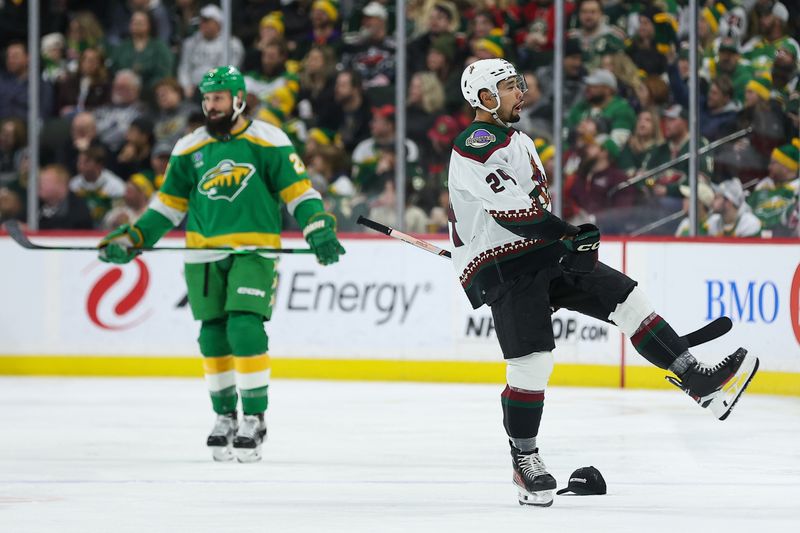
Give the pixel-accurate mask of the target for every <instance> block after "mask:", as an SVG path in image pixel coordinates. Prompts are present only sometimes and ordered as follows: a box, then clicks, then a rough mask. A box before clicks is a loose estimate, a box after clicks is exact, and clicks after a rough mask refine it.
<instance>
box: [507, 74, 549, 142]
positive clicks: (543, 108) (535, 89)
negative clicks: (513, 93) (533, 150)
mask: <svg viewBox="0 0 800 533" xmlns="http://www.w3.org/2000/svg"><path fill="white" fill-rule="evenodd" d="M524 76H525V83H526V85H527V86H528V90H527V91H526V92H525V94H523V95H522V100H523V106H522V111H521V112H520V114H519V122H517V123H516V124H515V125H514V128H515V129H518V130H520V131H524V132H525V133H527V134H528V135H529V136H530V137H531V138H535V137H545V138H548V139H552V138H553V123H552V119H553V105H552V103H551V102H549V101H546V100H544V99H543V98H542V93H541V91H540V90H539V79H538V78H537V77H536V76H534V75H533V74H531V73H530V72H526V73H525V74H524Z"/></svg>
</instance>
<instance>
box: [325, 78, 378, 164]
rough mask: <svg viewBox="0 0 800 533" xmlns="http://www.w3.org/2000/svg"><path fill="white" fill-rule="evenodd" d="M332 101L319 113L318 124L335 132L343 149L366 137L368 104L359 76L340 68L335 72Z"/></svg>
mask: <svg viewBox="0 0 800 533" xmlns="http://www.w3.org/2000/svg"><path fill="white" fill-rule="evenodd" d="M333 101H334V104H335V105H332V106H327V109H325V110H324V111H323V113H322V114H320V116H319V126H320V127H322V128H328V129H332V130H335V131H337V132H338V134H339V136H340V138H341V139H342V143H343V144H344V147H345V149H346V150H347V151H352V150H353V149H354V148H355V147H356V144H358V143H359V142H361V141H362V140H364V139H366V138H367V137H369V121H370V118H371V112H370V104H369V101H368V100H367V98H366V95H365V94H364V89H363V88H362V86H361V76H359V75H358V73H356V72H354V71H352V70H343V71H342V72H340V73H339V74H338V75H337V76H336V83H335V85H334V95H333Z"/></svg>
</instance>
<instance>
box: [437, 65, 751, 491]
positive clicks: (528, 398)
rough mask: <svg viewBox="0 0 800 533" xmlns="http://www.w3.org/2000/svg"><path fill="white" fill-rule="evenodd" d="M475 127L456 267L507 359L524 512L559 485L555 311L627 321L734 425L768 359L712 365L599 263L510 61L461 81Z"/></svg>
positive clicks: (457, 158)
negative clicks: (543, 450)
mask: <svg viewBox="0 0 800 533" xmlns="http://www.w3.org/2000/svg"><path fill="white" fill-rule="evenodd" d="M461 90H462V93H463V95H464V98H465V99H466V100H467V102H469V104H470V105H471V106H472V107H473V108H475V111H476V116H475V121H474V122H473V123H472V124H471V125H470V126H469V127H467V128H466V129H465V130H464V131H463V132H462V133H461V135H459V136H458V137H457V138H456V140H455V142H454V146H453V153H452V157H451V159H450V168H449V178H448V188H449V192H450V202H451V209H450V216H449V219H450V238H451V241H452V244H453V252H452V255H453V264H454V266H455V268H456V270H457V273H458V276H459V280H460V282H461V285H462V286H463V288H464V290H465V291H466V293H467V296H468V298H469V300H470V302H471V303H472V305H473V307H475V308H478V307H480V306H481V305H483V304H486V305H488V306H490V307H491V310H492V316H493V318H494V325H495V331H496V333H497V338H498V340H499V342H500V347H501V349H502V351H503V357H504V359H505V360H506V363H507V365H506V366H507V372H506V380H507V384H506V387H505V389H504V390H503V392H502V394H501V403H502V408H503V425H504V426H505V429H506V433H507V434H508V438H509V443H510V445H511V456H512V464H513V469H514V475H513V481H514V484H515V485H516V486H517V489H518V493H519V502H520V504H523V505H526V504H527V505H537V506H549V505H551V504H552V503H553V491H554V489H555V488H556V481H555V479H554V478H553V476H551V475H550V474H549V473H548V472H547V469H546V467H545V464H544V463H543V461H542V459H541V457H540V456H539V450H538V447H537V442H536V437H537V435H538V433H539V423H540V421H541V417H542V410H543V407H544V393H545V388H546V386H547V381H548V378H549V376H550V373H551V371H552V369H553V349H554V348H555V342H554V338H553V328H552V323H551V314H552V313H553V311H554V310H556V309H559V308H566V309H571V310H573V311H577V312H580V313H583V314H585V315H588V316H591V317H594V318H597V319H600V320H604V321H606V322H609V323H613V324H615V325H617V326H618V327H619V328H620V329H621V330H622V332H623V333H625V334H626V335H627V336H628V337H629V338H630V339H631V342H632V343H633V345H634V347H635V348H636V350H637V351H638V352H639V353H640V354H641V355H642V356H644V357H645V358H646V359H647V360H648V361H649V362H650V363H652V364H654V365H655V366H657V367H659V368H662V369H664V370H669V371H670V372H672V373H674V374H675V376H677V378H676V377H668V378H667V379H669V380H670V381H671V382H672V383H673V384H675V385H677V386H678V387H679V388H681V389H682V390H684V391H685V392H686V393H687V394H689V395H690V396H691V397H692V398H693V399H694V400H695V401H696V402H697V403H699V404H700V406H701V407H703V408H706V407H708V408H710V409H711V411H712V412H713V413H714V415H715V416H716V417H717V418H719V419H721V420H724V419H725V418H727V416H728V414H730V411H731V409H732V408H733V405H734V404H735V403H736V401H737V400H738V399H739V396H740V395H741V394H742V392H743V391H744V389H745V388H746V387H747V385H748V384H749V382H750V380H751V379H752V377H753V375H754V374H755V372H756V370H757V369H758V359H757V358H755V357H754V356H752V355H748V354H747V351H746V350H744V349H742V348H740V349H738V350H736V352H734V353H733V354H732V355H729V356H727V357H726V358H724V359H723V360H722V361H721V362H720V363H719V364H717V365H714V366H713V367H711V366H708V365H704V364H702V363H700V362H698V361H697V360H696V359H695V358H694V357H693V356H692V355H691V354H690V353H689V350H688V348H689V344H688V342H687V341H686V339H685V338H682V337H680V336H679V335H678V334H677V333H676V332H675V331H674V330H673V329H672V328H671V327H670V325H669V324H668V323H667V322H666V321H665V320H664V319H663V318H662V317H661V316H659V315H658V314H657V313H656V312H655V310H654V309H653V306H652V305H651V304H650V303H649V302H648V300H647V298H646V297H645V295H644V293H643V292H642V290H641V289H639V288H638V287H637V286H636V285H637V284H636V282H635V281H634V280H632V279H630V278H629V277H628V276H626V275H625V274H622V273H621V272H618V271H616V270H614V269H612V268H610V267H608V266H607V265H605V264H603V263H600V262H598V261H597V257H598V248H599V246H600V232H599V230H598V229H597V227H595V226H593V225H591V224H583V225H581V226H578V227H576V226H573V225H571V224H568V223H566V222H565V221H563V220H561V219H559V218H558V217H557V216H555V215H553V214H552V213H550V211H549V210H550V195H549V193H548V189H547V180H546V177H545V174H544V169H543V166H542V163H541V161H540V160H539V156H538V154H537V153H536V148H535V146H534V143H533V141H532V140H531V139H530V137H528V136H527V135H526V134H524V133H522V132H520V131H517V130H515V129H513V128H512V127H511V126H512V124H513V123H515V122H517V121H518V120H519V115H520V111H521V109H522V95H523V94H524V93H525V90H526V87H525V81H524V78H523V77H522V76H520V75H519V74H518V73H517V71H516V69H515V68H514V66H513V65H512V64H511V63H509V62H508V61H505V60H503V59H483V60H480V61H476V62H475V63H472V64H471V65H469V66H468V67H467V68H466V69H465V70H464V73H463V75H462V76H461Z"/></svg>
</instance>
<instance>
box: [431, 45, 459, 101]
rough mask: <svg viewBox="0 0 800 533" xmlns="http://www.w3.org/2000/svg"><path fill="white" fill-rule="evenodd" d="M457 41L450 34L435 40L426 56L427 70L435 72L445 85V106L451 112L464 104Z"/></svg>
mask: <svg viewBox="0 0 800 533" xmlns="http://www.w3.org/2000/svg"><path fill="white" fill-rule="evenodd" d="M455 56H456V43H455V38H454V37H453V36H452V35H450V34H445V35H441V36H439V37H437V38H435V39H434V40H433V43H432V44H431V46H430V48H429V49H428V55H427V56H426V58H425V70H427V71H429V72H433V73H434V74H436V77H437V78H438V79H439V81H440V82H441V83H442V85H443V86H444V94H445V96H444V101H445V108H446V109H447V111H448V112H449V113H453V112H455V111H456V110H457V109H460V108H461V107H462V106H463V104H464V99H463V98H460V97H459V95H460V94H461V86H460V83H461V69H460V68H456V63H455Z"/></svg>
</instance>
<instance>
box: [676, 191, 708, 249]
mask: <svg viewBox="0 0 800 533" xmlns="http://www.w3.org/2000/svg"><path fill="white" fill-rule="evenodd" d="M680 191H681V195H683V211H684V212H686V213H688V212H689V202H690V200H689V197H690V196H691V189H690V188H689V186H688V185H681V186H680ZM697 200H698V202H697V235H698V236H700V235H708V217H709V216H710V215H711V209H712V208H713V207H714V189H712V188H711V186H710V185H709V184H708V183H706V182H705V181H698V182H697ZM690 229H691V221H690V220H689V217H688V216H687V217H686V218H684V219H681V222H680V224H678V229H677V230H675V236H676V237H688V236H689V234H690Z"/></svg>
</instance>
